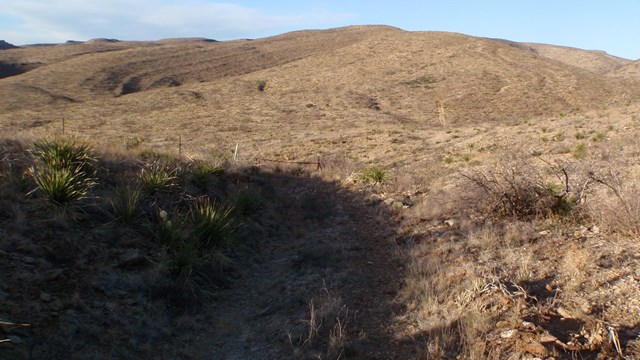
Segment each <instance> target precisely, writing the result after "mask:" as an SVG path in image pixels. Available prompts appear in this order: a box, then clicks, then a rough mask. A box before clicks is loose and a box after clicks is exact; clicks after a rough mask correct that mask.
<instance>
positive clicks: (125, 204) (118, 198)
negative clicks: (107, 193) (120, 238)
mask: <svg viewBox="0 0 640 360" xmlns="http://www.w3.org/2000/svg"><path fill="white" fill-rule="evenodd" d="M139 203H140V190H139V189H137V188H131V187H130V186H126V187H124V188H118V189H116V190H115V197H114V199H112V200H111V207H112V209H113V214H114V216H115V217H116V219H117V220H118V221H119V222H120V223H122V224H123V225H131V224H133V223H134V222H135V221H136V220H137V219H138V216H139V214H138V205H139Z"/></svg>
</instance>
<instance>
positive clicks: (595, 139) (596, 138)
mask: <svg viewBox="0 0 640 360" xmlns="http://www.w3.org/2000/svg"><path fill="white" fill-rule="evenodd" d="M605 138H606V135H605V134H603V133H601V132H597V133H595V135H593V137H592V138H591V140H592V141H593V142H598V141H602V140H604V139H605Z"/></svg>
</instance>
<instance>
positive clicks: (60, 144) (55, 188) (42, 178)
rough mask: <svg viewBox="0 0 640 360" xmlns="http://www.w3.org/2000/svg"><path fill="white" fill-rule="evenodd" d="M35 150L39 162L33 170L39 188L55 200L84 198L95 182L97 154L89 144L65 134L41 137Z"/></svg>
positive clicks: (58, 201)
mask: <svg viewBox="0 0 640 360" xmlns="http://www.w3.org/2000/svg"><path fill="white" fill-rule="evenodd" d="M32 154H33V157H34V159H35V165H33V166H32V167H31V168H30V171H31V175H32V176H33V178H34V180H35V182H36V184H37V186H38V188H37V190H38V191H40V193H41V194H42V195H43V196H44V197H46V198H47V199H49V200H50V201H51V202H53V203H55V204H58V205H65V204H67V203H69V202H71V201H74V200H79V199H81V198H83V197H84V196H85V195H86V194H87V191H88V190H89V188H90V187H91V186H92V185H93V184H94V179H93V174H94V172H95V170H94V162H95V158H94V157H93V155H92V151H91V148H90V147H89V146H88V145H86V144H83V143H80V142H78V141H77V140H75V139H62V138H57V139H54V140H46V141H39V142H37V143H35V144H34V147H33V150H32Z"/></svg>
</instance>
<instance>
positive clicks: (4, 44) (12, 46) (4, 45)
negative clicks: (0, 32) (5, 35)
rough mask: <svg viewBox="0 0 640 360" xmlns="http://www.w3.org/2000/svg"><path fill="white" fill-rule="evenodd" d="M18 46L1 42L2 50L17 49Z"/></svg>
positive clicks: (0, 48)
mask: <svg viewBox="0 0 640 360" xmlns="http://www.w3.org/2000/svg"><path fill="white" fill-rule="evenodd" d="M16 48H17V46H15V45H13V44H10V43H8V42H6V41H4V40H0V50H5V49H16Z"/></svg>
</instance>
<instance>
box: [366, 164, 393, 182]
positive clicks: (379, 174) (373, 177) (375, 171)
mask: <svg viewBox="0 0 640 360" xmlns="http://www.w3.org/2000/svg"><path fill="white" fill-rule="evenodd" d="M388 177H389V176H388V173H387V171H386V170H384V169H383V168H381V167H379V166H372V167H369V168H366V169H364V170H362V173H361V174H360V178H361V179H362V181H364V182H369V183H373V184H382V183H383V182H385V181H386V180H387V179H388Z"/></svg>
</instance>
